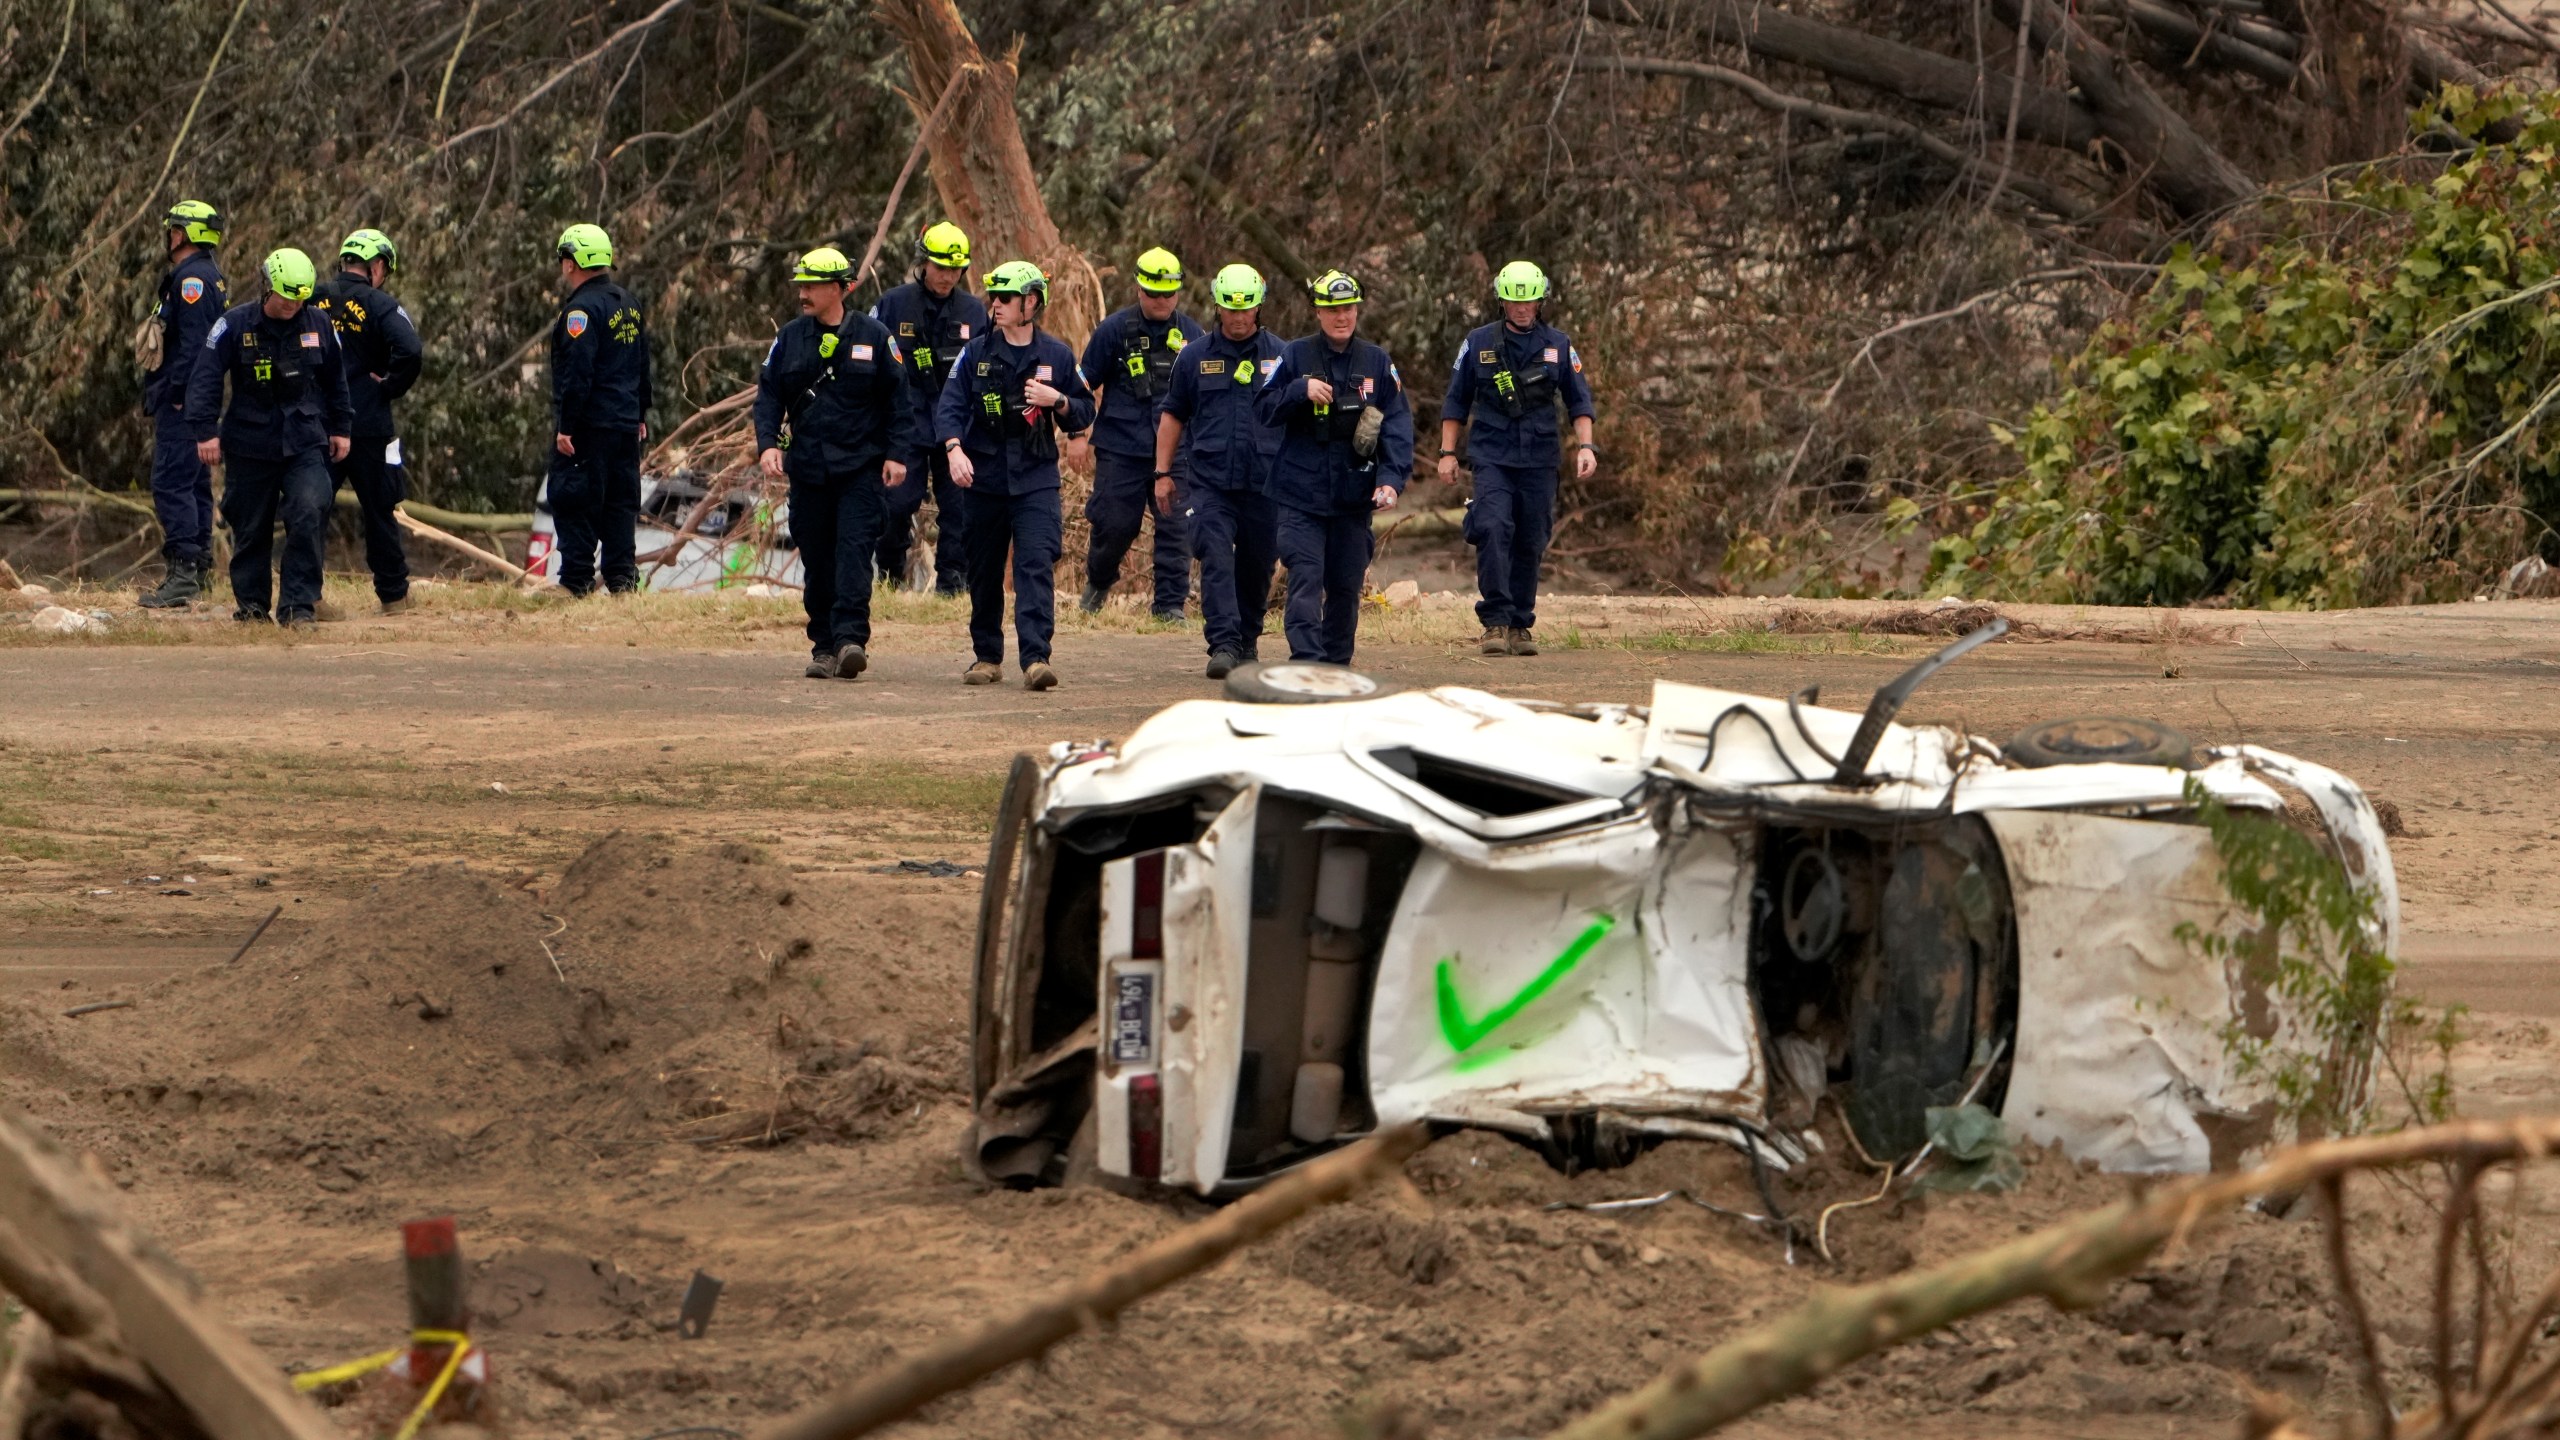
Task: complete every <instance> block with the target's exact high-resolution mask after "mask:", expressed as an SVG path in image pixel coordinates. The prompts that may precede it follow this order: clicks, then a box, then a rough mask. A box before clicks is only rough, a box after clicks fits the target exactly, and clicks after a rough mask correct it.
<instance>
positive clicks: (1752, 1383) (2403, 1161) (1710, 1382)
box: [1548, 1117, 2560, 1440]
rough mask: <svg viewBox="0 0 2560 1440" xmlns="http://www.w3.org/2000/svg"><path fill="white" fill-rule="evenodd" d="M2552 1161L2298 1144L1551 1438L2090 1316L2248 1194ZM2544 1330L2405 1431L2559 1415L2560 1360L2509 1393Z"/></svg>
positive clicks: (1761, 1397)
mask: <svg viewBox="0 0 2560 1440" xmlns="http://www.w3.org/2000/svg"><path fill="white" fill-rule="evenodd" d="M2555 1148H2560V1118H2553V1117H2539V1118H2527V1119H2517V1120H2506V1121H2494V1122H2492V1121H2468V1122H2461V1123H2456V1124H2450V1125H2437V1126H2431V1127H2428V1128H2426V1129H2419V1130H2404V1131H2400V1132H2398V1133H2396V1134H2391V1135H2377V1136H2367V1137H2363V1138H2359V1139H2353V1140H2331V1141H2325V1142H2321V1143H2318V1144H2312V1145H2301V1146H2297V1147H2295V1148H2293V1149H2290V1150H2286V1151H2283V1152H2281V1153H2279V1154H2277V1155H2275V1156H2274V1157H2272V1158H2271V1159H2269V1160H2268V1161H2267V1163H2266V1164H2264V1165H2262V1166H2260V1167H2258V1168H2257V1169H2255V1170H2249V1171H2243V1172H2240V1173H2237V1174H2230V1175H2205V1176H2198V1177H2195V1178H2193V1179H2187V1180H2181V1181H2177V1182H2175V1183H2172V1184H2168V1185H2163V1186H2159V1187H2157V1188H2155V1189H2153V1190H2151V1191H2150V1192H2149V1193H2147V1194H2137V1195H2134V1196H2131V1197H2129V1198H2127V1199H2125V1200H2121V1201H2118V1202H2117V1203H2116V1204H2113V1205H2110V1206H2108V1207H2106V1208H2105V1209H2103V1210H2097V1211H2093V1212H2091V1213H2089V1214H2087V1215H2083V1216H2080V1217H2078V1218H2077V1219H2073V1220H2069V1221H2066V1222H2064V1223H2062V1224H2060V1225H2055V1226H2052V1227H2049V1228H2047V1229H2044V1230H2041V1231H2038V1232H2037V1233H2035V1234H2033V1235H2028V1236H2024V1237H2022V1238H2020V1239H2017V1240H2014V1241H2011V1242H2010V1243H2008V1244H2006V1245H2001V1246H1998V1247H1995V1248H1993V1249H1989V1250H1984V1251H1979V1252H1977V1253H1975V1254H1972V1255H1967V1256H1963V1257H1961V1258H1958V1259H1955V1260H1950V1261H1948V1262H1946V1263H1945V1264H1942V1265H1934V1266H1931V1267H1929V1268H1928V1269H1925V1270H1914V1271H1910V1272H1907V1273H1905V1274H1902V1275H1897V1276H1895V1277H1893V1278H1892V1279H1890V1280H1884V1281H1880V1282H1878V1283H1876V1284H1872V1285H1862V1286H1858V1287H1856V1288H1854V1289H1844V1290H1830V1291H1825V1292H1823V1293H1821V1294H1818V1295H1816V1296H1815V1297H1814V1298H1813V1299H1812V1300H1810V1301H1807V1302H1806V1303H1805V1304H1804V1305H1803V1306H1801V1307H1800V1308H1798V1309H1797V1310H1796V1311H1795V1312H1794V1313H1792V1314H1790V1315H1787V1316H1785V1317H1783V1318H1781V1319H1779V1320H1777V1321H1776V1322H1774V1323H1772V1324H1769V1325H1764V1326H1762V1327H1760V1328H1759V1329H1756V1330H1753V1331H1752V1332H1750V1333H1749V1334H1746V1335H1742V1336H1739V1337H1737V1338H1735V1339H1733V1340H1730V1341H1727V1342H1726V1343H1724V1344H1722V1345H1719V1346H1717V1347H1716V1348H1715V1349H1713V1350H1710V1351H1708V1352H1707V1353H1706V1354H1704V1355H1702V1356H1700V1357H1698V1358H1697V1359H1695V1360H1692V1361H1687V1362H1684V1363H1682V1364H1680V1365H1677V1366H1675V1367H1673V1368H1672V1369H1671V1370H1669V1371H1667V1372H1665V1373H1664V1374H1663V1375H1662V1376H1661V1377H1660V1378H1658V1379H1656V1380H1655V1381H1653V1383H1651V1384H1649V1385H1647V1386H1645V1387H1644V1388H1642V1389H1640V1390H1637V1391H1635V1392H1633V1393H1631V1394H1628V1395H1624V1396H1621V1397H1619V1398H1618V1399H1616V1400H1614V1401H1611V1402H1610V1403H1609V1404H1607V1405H1605V1406H1603V1407H1601V1408H1600V1409H1599V1410H1597V1411H1595V1412H1593V1413H1592V1414H1590V1415H1587V1416H1585V1417H1583V1418H1582V1419H1580V1420H1577V1421H1575V1422H1573V1423H1572V1424H1569V1425H1566V1426H1565V1427H1564V1428H1562V1429H1560V1430H1557V1431H1555V1432H1553V1433H1552V1434H1551V1435H1550V1436H1549V1437H1548V1440H1686V1437H1689V1436H1694V1435H1704V1434H1707V1433H1708V1432H1710V1431H1713V1430H1715V1429H1717V1428H1719V1427H1721V1426H1723V1425H1725V1424H1727V1423H1729V1422H1731V1421H1733V1420H1736V1419H1739V1418H1740V1417H1742V1416H1744V1415H1748V1414H1750V1413H1751V1412H1753V1411H1755V1410H1758V1409H1760V1408H1761V1407H1763V1406H1766V1405H1770V1404H1774V1403H1776V1402H1777V1401H1780V1400H1784V1399H1786V1398H1788V1397H1790V1396H1794V1395H1800V1394H1803V1393H1804V1392H1805V1391H1807V1390H1810V1389H1812V1388H1813V1387H1814V1386H1815V1385H1816V1384H1818V1383H1820V1382H1821V1381H1822V1380H1823V1379H1825V1378H1826V1377H1828V1376H1830V1375H1832V1374H1834V1373H1836V1372H1837V1371H1839V1370H1840V1369H1841V1368H1842V1367H1844V1366H1846V1365H1848V1364H1849V1363H1851V1362H1852V1361H1856V1360H1859V1359H1863V1358H1865V1357H1866V1356H1869V1355H1872V1354H1875V1353H1876V1352H1878V1351H1880V1350H1885V1349H1890V1348H1891V1347H1893V1346H1895V1345H1899V1344H1901V1343H1903V1342H1904V1341H1907V1340H1911V1339H1914V1338H1916V1337H1918V1336H1921V1335H1925V1334H1927V1333H1929V1332H1930V1331H1932V1330H1936V1329H1939V1328H1941V1327H1943V1326H1946V1325H1949V1324H1952V1323H1954V1322H1956V1321H1958V1320H1962V1319H1965V1318H1966V1317H1968V1316H1972V1315H1979V1314H1982V1313H1984V1312H1985V1311H1989V1310H1995V1309H1998V1308H2000V1307H2001V1306H2004V1305H2007V1304H2009V1303H2010V1302H2012V1301H2015V1300H2022V1299H2027V1298H2029V1297H2032V1296H2042V1297H2043V1298H2045V1299H2047V1300H2049V1301H2051V1302H2053V1303H2054V1304H2055V1305H2057V1306H2060V1307H2063V1308H2065V1309H2083V1308H2086V1307H2088V1306H2091V1305H2095V1304H2097V1303H2098V1302H2099V1301H2101V1300H2102V1299H2104V1298H2105V1296H2106V1294H2107V1291H2108V1289H2109V1287H2111V1286H2112V1285H2113V1284H2114V1283H2115V1282H2116V1281H2118V1280H2120V1279H2122V1278H2124V1277H2125V1276H2127V1275H2130V1274H2132V1273H2133V1272H2134V1271H2135V1270H2136V1269H2138V1268H2139V1267H2140V1266H2141V1265H2142V1263H2143V1262H2144V1261H2145V1260H2147V1259H2149V1258H2150V1257H2151V1255H2152V1254H2153V1252H2155V1251H2157V1250H2158V1249H2159V1248H2160V1247H2161V1246H2162V1245H2164V1244H2166V1243H2168V1242H2169V1241H2170V1240H2171V1239H2172V1238H2173V1237H2179V1236H2184V1235H2186V1234H2188V1233H2190V1232H2191V1231H2192V1230H2193V1229H2194V1228H2195V1227H2196V1226H2197V1225H2199V1224H2201V1223H2203V1222H2205V1221H2208V1220H2211V1219H2213V1218H2215V1217H2217V1216H2219V1215H2220V1214H2222V1213H2223V1212H2225V1211H2228V1210H2229V1209H2230V1208H2231V1207H2232V1206H2234V1205H2237V1204H2239V1203H2240V1202H2241V1201H2243V1200H2246V1199H2248V1198H2249V1197H2250V1196H2253V1195H2263V1194H2269V1193H2290V1192H2297V1191H2300V1190H2303V1189H2305V1188H2306V1187H2311V1186H2325V1185H2327V1184H2328V1183H2330V1182H2332V1181H2335V1180H2338V1179H2340V1178H2342V1177H2344V1176H2346V1175H2349V1174H2352V1173H2354V1172H2356V1171H2360V1170H2376V1169H2390V1168H2396V1167H2398V1166H2403V1165H2410V1164H2415V1163H2418V1162H2422V1161H2437V1162H2451V1163H2455V1164H2458V1165H2460V1166H2463V1167H2466V1168H2468V1169H2469V1170H2471V1171H2472V1173H2474V1174H2476V1173H2477V1172H2478V1170H2479V1169H2480V1168H2482V1167H2486V1166H2490V1165H2497V1164H2502V1163H2506V1162H2510V1161H2516V1160H2527V1159H2542V1158H2545V1157H2547V1156H2549V1155H2550V1154H2551V1153H2552V1152H2553V1150H2554V1149H2555ZM2464 1209H2465V1211H2466V1212H2469V1211H2470V1207H2467V1206H2466V1207H2464ZM2446 1222H2447V1226H2448V1229H2449V1230H2450V1229H2452V1228H2453V1227H2457V1226H2459V1225H2460V1224H2462V1223H2463V1222H2464V1215H2462V1214H2455V1213H2450V1212H2449V1213H2448V1214H2447V1216H2446ZM2332 1253H2333V1255H2334V1253H2335V1251H2334V1249H2333V1252H2332ZM2539 1323H2540V1319H2539V1316H2538V1315H2537V1314H2535V1313H2532V1312H2528V1313H2527V1314H2526V1315H2524V1316H2522V1317H2520V1319H2519V1321H2518V1323H2517V1325H2516V1326H2515V1327H2514V1328H2513V1330H2512V1331H2511V1332H2510V1338H2509V1339H2508V1341H2507V1343H2506V1344H2505V1345H2503V1346H2501V1347H2499V1348H2498V1353H2499V1354H2500V1355H2501V1356H2502V1360H2501V1363H2500V1365H2499V1367H2498V1369H2497V1371H2496V1372H2495V1373H2496V1383H2495V1384H2494V1385H2493V1386H2492V1389H2491V1393H2488V1394H2486V1395H2480V1394H2471V1395H2466V1396H2462V1397H2458V1398H2457V1400H2456V1402H2455V1403H2454V1404H2453V1405H2452V1406H2449V1407H2445V1408H2444V1409H2442V1410H2439V1411H2435V1412H2429V1413H2422V1414H2420V1415H2417V1416H2411V1417H2405V1418H2404V1419H2403V1420H2402V1421H2401V1424H2400V1426H2399V1428H2398V1430H2397V1431H2396V1432H2395V1433H2396V1434H2398V1435H2400V1436H2403V1437H2417V1436H2427V1437H2435V1436H2450V1435H2456V1434H2466V1435H2480V1436H2491V1435H2498V1434H2501V1433H2503V1432H2502V1431H2501V1430H2500V1429H2499V1428H2497V1422H2498V1421H2499V1420H2501V1419H2503V1418H2508V1417H2514V1418H2519V1419H2528V1418H2531V1412H2532V1411H2533V1410H2534V1407H2536V1406H2537V1405H2543V1404H2548V1403H2549V1402H2550V1396H2549V1395H2548V1394H2547V1393H2546V1392H2547V1391H2548V1390H2549V1389H2550V1388H2551V1387H2552V1386H2553V1385H2554V1384H2555V1383H2560V1359H2555V1360H2554V1361H2552V1362H2550V1363H2546V1364H2545V1365H2543V1366H2541V1367H2538V1368H2537V1370H2536V1371H2535V1372H2534V1374H2532V1375H2530V1376H2527V1377H2525V1379H2524V1380H2522V1381H2517V1380H2514V1379H2513V1377H2514V1375H2515V1373H2516V1370H2517V1361H2518V1360H2520V1359H2521V1354H2522V1347H2523V1346H2525V1345H2526V1344H2528V1343H2530V1342H2531V1341H2532V1340H2533V1339H2534V1327H2536V1326H2538V1325H2539ZM2482 1338H2483V1340H2484V1342H2485V1340H2486V1338H2487V1337H2482ZM2484 1373H2485V1367H2484ZM2368 1393H2371V1392H2370V1391H2369V1392H2368Z"/></svg>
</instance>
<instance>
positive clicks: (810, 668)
mask: <svg viewBox="0 0 2560 1440" xmlns="http://www.w3.org/2000/svg"><path fill="white" fill-rule="evenodd" d="M800 678H802V679H804V680H833V679H834V678H836V657H835V652H834V651H832V650H812V651H810V652H809V663H808V665H807V666H805V667H803V668H802V670H801V671H800Z"/></svg>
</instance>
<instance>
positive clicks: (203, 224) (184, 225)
mask: <svg viewBox="0 0 2560 1440" xmlns="http://www.w3.org/2000/svg"><path fill="white" fill-rule="evenodd" d="M161 223H162V224H164V225H166V226H168V227H169V228H170V229H172V230H183V231H185V232H186V234H187V239H188V240H189V241H190V242H191V243H194V244H197V245H219V244H221V243H222V212H221V211H219V210H217V209H215V208H214V207H212V206H211V205H208V204H206V203H205V202H204V201H202V200H181V201H179V202H178V203H177V204H175V205H172V206H170V207H169V213H168V214H167V215H166V216H165V217H163V218H162V221H161Z"/></svg>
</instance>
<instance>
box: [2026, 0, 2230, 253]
mask: <svg viewBox="0 0 2560 1440" xmlns="http://www.w3.org/2000/svg"><path fill="white" fill-rule="evenodd" d="M2030 7H2032V13H2033V15H2034V21H2033V25H2034V29H2035V33H2036V34H2038V35H2040V36H2041V35H2051V36H2052V37H2054V40H2055V43H2056V44H2057V45H2059V47H2060V48H2061V51H2062V59H2063V64H2064V66H2065V67H2066V68H2067V69H2068V70H2069V71H2070V73H2071V83H2072V84H2073V85H2074V86H2076V87H2078V89H2079V91H2080V98H2081V100H2082V101H2083V102H2084V103H2085V104H2086V105H2087V106H2088V107H2089V110H2090V112H2091V114H2092V115H2094V116H2095V117H2096V119H2097V124H2098V130H2099V133H2101V134H2103V135H2104V136H2105V137H2106V138H2107V139H2108V140H2109V141H2110V142H2111V143H2113V144H2114V145H2115V147H2116V148H2117V149H2118V150H2121V151H2122V152H2123V153H2124V157H2125V161H2126V164H2127V166H2128V168H2129V169H2131V171H2132V172H2133V173H2134V174H2136V175H2139V176H2141V177H2142V180H2143V183H2144V185H2145V186H2147V187H2148V188H2149V189H2150V190H2151V192H2152V193H2153V194H2154V195H2157V196H2158V197H2160V199H2161V201H2162V202H2163V203H2165V204H2166V205H2167V206H2168V207H2169V208H2170V209H2171V210H2172V211H2174V212H2176V213H2177V215H2178V218H2180V219H2182V220H2188V219H2194V218H2196V217H2198V216H2202V215H2208V214H2212V213H2214V212H2216V211H2219V210H2222V209H2225V208H2227V207H2229V206H2232V205H2236V204H2238V203H2240V202H2241V201H2243V200H2246V199H2248V198H2249V197H2251V196H2253V195H2255V194H2257V193H2258V190H2259V186H2258V182H2257V181H2255V180H2252V179H2251V178H2249V175H2248V174H2247V172H2245V171H2243V170H2242V169H2241V168H2240V167H2239V166H2237V165H2235V164H2233V163H2232V162H2231V160H2230V159H2229V157H2227V156H2225V155H2224V154H2223V153H2222V152H2221V151H2219V150H2217V149H2215V148H2214V147H2213V145H2212V144H2211V143H2210V142H2208V141H2207V140H2206V139H2205V138H2204V137H2203V136H2202V135H2200V134H2198V133H2196V128H2195V127H2194V126H2193V125H2190V124H2188V123H2187V117H2186V116H2184V115H2181V114H2179V113H2178V112H2177V111H2176V110H2175V109H2173V108H2171V107H2170V105H2169V104H2168V102H2166V101H2164V100H2162V99H2161V98H2160V96H2159V94H2158V92H2156V91H2154V90H2153V89H2152V88H2151V87H2150V86H2149V85H2148V84H2145V83H2144V82H2143V79H2142V77H2141V76H2140V75H2139V74H2136V73H2135V71H2134V68H2133V66H2132V65H2130V64H2128V63H2127V62H2126V61H2125V59H2124V57H2123V56H2121V55H2118V54H2117V53H2116V52H2115V51H2114V50H2113V49H2112V48H2110V47H2109V46H2107V45H2104V44H2101V43H2100V42H2099V41H2098V39H2097V37H2095V36H2093V35H2091V34H2090V33H2089V29H2088V27H2087V26H2086V25H2084V24H2082V23H2081V22H2080V20H2079V19H2078V18H2076V17H2074V16H2069V15H2066V14H2064V13H2063V12H2062V11H2061V10H2059V9H2057V8H2055V7H2054V5H2053V4H2052V0H1994V3H1993V6H1992V9H1993V12H1994V13H1996V14H1998V15H1999V16H2000V18H2001V19H2002V20H2003V21H2004V22H2006V23H2008V24H2010V25H2025V24H2027V23H2028V21H2027V18H2026V17H2027V15H2028V13H2029V12H2030Z"/></svg>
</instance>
